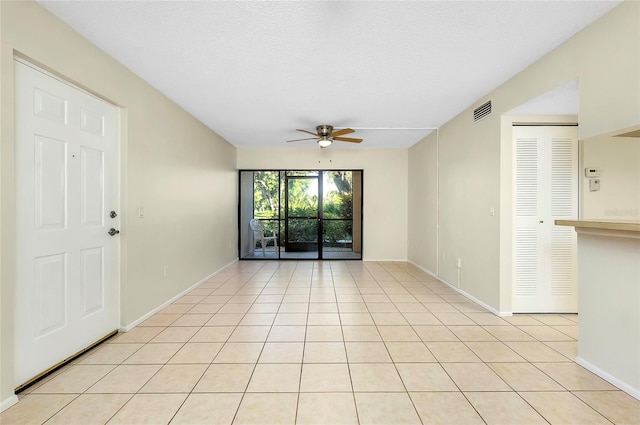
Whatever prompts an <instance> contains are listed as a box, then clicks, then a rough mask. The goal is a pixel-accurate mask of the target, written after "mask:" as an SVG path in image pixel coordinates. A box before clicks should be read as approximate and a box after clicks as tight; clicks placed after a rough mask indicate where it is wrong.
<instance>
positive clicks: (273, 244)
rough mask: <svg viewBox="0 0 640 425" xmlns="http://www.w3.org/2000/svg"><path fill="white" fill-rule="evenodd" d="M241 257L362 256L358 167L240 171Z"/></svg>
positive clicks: (360, 257) (325, 257)
mask: <svg viewBox="0 0 640 425" xmlns="http://www.w3.org/2000/svg"><path fill="white" fill-rule="evenodd" d="M238 221H239V223H240V229H239V230H240V232H239V237H240V240H239V245H238V246H239V257H240V258H241V259H296V260H299V259H362V171H361V170H347V171H344V170H339V171H337V170H336V171H333V170H306V171H294V170H282V171H240V205H239V220H238Z"/></svg>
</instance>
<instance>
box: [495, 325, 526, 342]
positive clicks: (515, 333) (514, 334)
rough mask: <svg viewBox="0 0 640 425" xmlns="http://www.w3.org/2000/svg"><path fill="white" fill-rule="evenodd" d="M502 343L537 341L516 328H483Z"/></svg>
mask: <svg viewBox="0 0 640 425" xmlns="http://www.w3.org/2000/svg"><path fill="white" fill-rule="evenodd" d="M483 328H484V329H485V330H486V331H487V332H489V333H490V334H491V335H493V336H494V337H496V338H498V339H499V340H500V341H535V338H534V337H532V336H531V335H529V334H528V333H526V332H524V331H522V330H520V329H519V328H517V327H515V326H483Z"/></svg>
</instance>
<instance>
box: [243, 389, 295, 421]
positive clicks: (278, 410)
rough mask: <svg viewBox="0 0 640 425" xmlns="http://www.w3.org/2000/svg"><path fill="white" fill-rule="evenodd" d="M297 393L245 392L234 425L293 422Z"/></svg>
mask: <svg viewBox="0 0 640 425" xmlns="http://www.w3.org/2000/svg"><path fill="white" fill-rule="evenodd" d="M297 404H298V394H287V393H281V394H245V396H244V397H243V399H242V402H241V403H240V407H239V408H238V413H237V414H236V418H235V420H234V422H233V423H234V425H244V424H246V425H265V424H282V425H288V424H291V425H292V424H294V423H295V420H296V407H297Z"/></svg>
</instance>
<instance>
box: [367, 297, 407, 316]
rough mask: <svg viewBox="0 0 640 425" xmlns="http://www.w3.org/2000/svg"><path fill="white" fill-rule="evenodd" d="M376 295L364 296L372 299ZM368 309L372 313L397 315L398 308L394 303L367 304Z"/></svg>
mask: <svg viewBox="0 0 640 425" xmlns="http://www.w3.org/2000/svg"><path fill="white" fill-rule="evenodd" d="M372 296H376V295H364V297H372ZM366 305H367V309H368V310H369V312H370V313H397V312H399V311H400V310H398V307H396V305H395V304H394V303H392V302H375V303H374V302H368V301H367V302H366Z"/></svg>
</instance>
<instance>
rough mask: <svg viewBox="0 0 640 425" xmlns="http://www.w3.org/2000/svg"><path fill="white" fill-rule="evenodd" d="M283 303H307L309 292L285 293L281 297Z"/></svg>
mask: <svg viewBox="0 0 640 425" xmlns="http://www.w3.org/2000/svg"><path fill="white" fill-rule="evenodd" d="M282 302H284V303H307V302H309V294H287V295H285V296H284V298H283V299H282Z"/></svg>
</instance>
